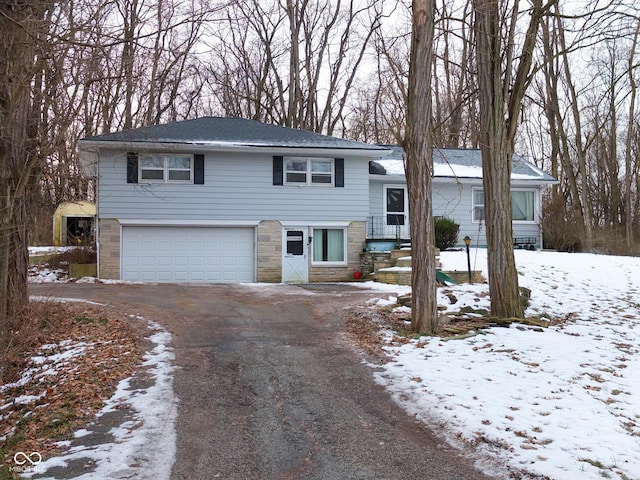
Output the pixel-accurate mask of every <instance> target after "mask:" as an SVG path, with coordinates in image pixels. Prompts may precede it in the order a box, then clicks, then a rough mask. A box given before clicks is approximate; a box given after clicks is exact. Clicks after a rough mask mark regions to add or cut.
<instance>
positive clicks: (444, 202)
mask: <svg viewBox="0 0 640 480" xmlns="http://www.w3.org/2000/svg"><path fill="white" fill-rule="evenodd" d="M394 181H395V182H394ZM397 182H398V178H393V177H386V178H385V177H381V178H377V177H374V176H372V177H371V185H370V190H369V200H370V206H369V212H370V213H369V214H370V215H372V216H382V215H383V208H384V206H383V205H384V198H383V192H384V188H383V186H384V185H389V184H392V183H397ZM474 187H479V188H482V181H481V180H479V179H478V180H469V179H465V180H464V183H463V182H461V181H456V180H454V179H443V178H439V179H434V181H433V185H432V188H433V195H432V198H433V214H434V216H442V217H448V218H451V219H453V220H454V221H455V222H456V223H457V224H459V225H460V233H459V235H458V243H459V245H463V244H464V243H463V240H462V239H463V238H464V237H465V236H467V235H468V236H469V237H470V238H471V239H472V245H474V246H480V247H485V246H486V245H487V240H486V228H485V225H484V223H480V222H474V221H473V217H472V189H473V188H474ZM513 188H522V189H535V190H536V210H537V215H538V216H539V215H540V202H541V199H540V187H539V186H538V185H532V184H517V185H516V184H514V185H513ZM538 222H539V220H538V221H536V222H534V223H525V222H514V223H513V235H514V237H516V238H521V237H535V238H537V239H539V238H540V225H539V223H538ZM538 246H539V247H540V245H539V244H538Z"/></svg>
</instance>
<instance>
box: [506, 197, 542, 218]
mask: <svg viewBox="0 0 640 480" xmlns="http://www.w3.org/2000/svg"><path fill="white" fill-rule="evenodd" d="M535 203H536V196H535V192H534V191H533V190H512V191H511V211H512V212H513V221H514V222H533V221H534V220H535Z"/></svg>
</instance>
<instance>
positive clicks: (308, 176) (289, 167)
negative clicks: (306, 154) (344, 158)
mask: <svg viewBox="0 0 640 480" xmlns="http://www.w3.org/2000/svg"><path fill="white" fill-rule="evenodd" d="M334 181H335V180H334V167H333V159H330V158H301V157H285V159H284V183H285V185H324V186H333V185H334Z"/></svg>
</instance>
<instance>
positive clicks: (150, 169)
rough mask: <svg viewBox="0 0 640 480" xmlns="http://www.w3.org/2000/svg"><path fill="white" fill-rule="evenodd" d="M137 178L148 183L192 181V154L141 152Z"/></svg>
mask: <svg viewBox="0 0 640 480" xmlns="http://www.w3.org/2000/svg"><path fill="white" fill-rule="evenodd" d="M138 168H139V174H138V176H139V179H140V181H141V182H150V183H155V182H157V183H163V182H164V183H174V182H175V183H193V155H181V154H142V155H140V157H139V160H138Z"/></svg>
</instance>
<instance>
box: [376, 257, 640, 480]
mask: <svg viewBox="0 0 640 480" xmlns="http://www.w3.org/2000/svg"><path fill="white" fill-rule="evenodd" d="M515 253H516V264H517V269H518V273H519V282H520V286H523V287H527V288H529V289H531V291H532V294H531V301H530V305H529V308H528V309H527V312H526V313H527V315H528V316H538V317H562V318H567V319H568V321H567V322H565V323H562V324H561V325H558V326H554V327H550V328H547V329H544V331H539V330H540V329H532V328H529V327H525V326H522V325H512V326H511V328H500V327H495V328H491V329H488V330H486V331H484V332H483V333H481V334H479V335H476V336H473V337H470V338H465V339H459V340H447V339H441V338H429V337H422V338H420V339H416V340H413V341H411V342H410V343H408V344H404V345H397V344H393V343H392V334H391V332H389V333H388V343H387V347H386V350H387V352H388V354H389V355H390V356H392V361H391V362H389V363H387V364H385V365H384V366H383V367H382V369H381V368H380V367H379V366H376V373H375V374H374V375H375V377H376V379H377V381H378V382H380V383H381V384H384V385H385V386H386V387H387V388H388V390H389V391H390V392H391V393H392V395H393V396H394V398H395V400H396V401H397V402H398V403H399V404H400V405H402V406H403V407H404V408H405V409H406V410H407V411H408V412H410V413H412V414H415V415H416V416H417V418H419V419H421V420H423V421H424V422H425V423H428V424H433V423H434V422H435V424H437V425H441V426H442V427H443V428H444V430H445V432H447V436H448V438H449V440H450V441H451V442H452V443H457V444H458V445H460V446H463V448H465V447H466V448H469V446H473V447H474V448H473V449H472V450H473V451H474V452H475V453H476V454H479V455H480V458H484V459H485V460H484V461H481V460H480V461H479V465H480V466H481V467H483V468H484V469H485V470H486V471H487V472H488V473H493V474H494V475H497V476H498V477H500V478H503V477H505V476H507V475H508V474H507V473H506V472H507V471H509V470H512V471H513V470H522V471H524V472H526V473H527V474H528V475H529V478H539V477H540V476H541V477H543V478H544V477H545V476H546V477H548V478H551V479H556V480H574V479H576V478H580V479H594V480H595V479H602V478H611V479H620V480H628V479H639V478H640V293H639V285H640V258H632V257H615V256H605V255H592V254H567V253H555V252H553V253H552V252H529V251H524V250H519V251H516V252H515ZM471 258H472V268H475V269H477V270H482V271H483V272H484V275H485V277H486V272H487V268H486V251H485V250H480V249H479V250H477V251H475V250H472V257H471ZM441 261H442V264H443V269H444V270H463V271H466V266H467V264H466V262H467V260H466V254H465V252H442V253H441ZM369 283H371V282H367V286H369V285H368V284H369ZM378 288H381V286H378ZM405 288H406V287H405ZM383 290H384V288H383ZM388 290H389V291H395V290H396V289H395V288H394V287H391V286H389V287H388ZM404 290H405V289H403V291H404ZM445 291H446V292H451V293H453V296H455V298H457V302H456V303H455V304H453V305H452V304H451V300H449V297H447V296H445V295H444V292H445ZM487 293H488V286H487V285H458V286H454V287H445V288H441V289H439V295H438V303H439V304H440V305H446V306H447V311H450V312H456V311H458V310H459V309H460V307H461V306H464V305H471V306H474V307H480V308H488V307H489V298H488V295H487ZM382 302H383V303H384V302H388V300H385V299H382ZM461 440H462V441H461ZM516 478H519V477H516ZM525 478H526V477H525Z"/></svg>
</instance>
